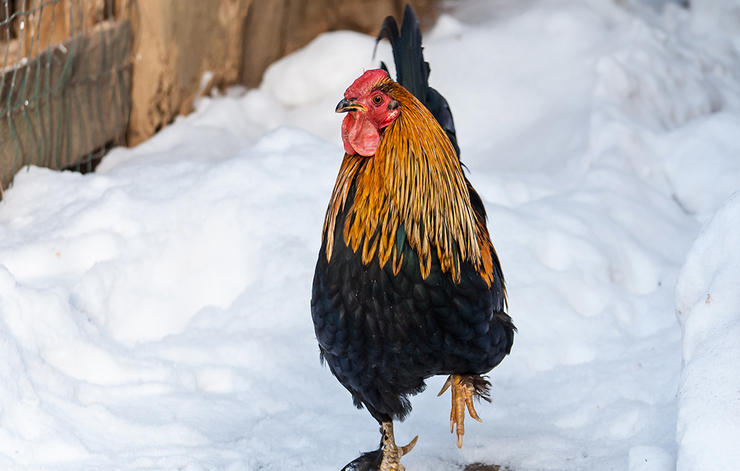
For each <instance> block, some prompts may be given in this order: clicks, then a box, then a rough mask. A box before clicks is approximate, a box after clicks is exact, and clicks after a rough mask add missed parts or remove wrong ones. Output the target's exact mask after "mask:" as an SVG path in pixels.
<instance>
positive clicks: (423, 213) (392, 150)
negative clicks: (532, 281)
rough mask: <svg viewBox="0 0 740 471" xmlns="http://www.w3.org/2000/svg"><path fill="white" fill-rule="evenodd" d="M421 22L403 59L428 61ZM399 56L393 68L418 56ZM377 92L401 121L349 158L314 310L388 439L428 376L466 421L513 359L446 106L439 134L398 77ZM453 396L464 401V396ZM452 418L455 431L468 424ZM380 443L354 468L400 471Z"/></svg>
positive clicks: (327, 357)
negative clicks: (442, 384)
mask: <svg viewBox="0 0 740 471" xmlns="http://www.w3.org/2000/svg"><path fill="white" fill-rule="evenodd" d="M409 11H410V10H409V9H407V12H406V15H407V18H408V15H409ZM411 15H413V12H411ZM413 19H414V24H411V25H410V26H406V19H405V20H404V27H403V28H402V30H401V34H419V41H418V46H416V47H418V51H417V50H413V51H412V53H413V54H411V55H408V54H407V56H408V57H412V58H414V60H415V61H416V60H417V58H418V60H421V63H422V64H425V63H424V62H423V57H422V55H421V49H420V48H421V41H420V33H418V23H416V21H415V18H413ZM386 23H388V20H386ZM394 25H395V22H394ZM412 27H413V28H412ZM384 28H385V26H384ZM396 30H397V28H396ZM396 34H397V32H396ZM391 42H392V44H393V41H391ZM395 47H396V45H394V48H395ZM401 52H402V51H401ZM395 55H396V58H395V60H396V63H397V64H398V62H399V60H400V61H404V60H411V59H409V58H406V59H405V57H407V56H404V55H403V53H400V54H395ZM417 66H418V64H417ZM404 67H405V69H408V68H409V67H411V66H410V65H409V64H405V65H404ZM397 68H398V69H399V70H400V69H401V67H397ZM416 75H417V77H421V79H422V80H423V83H422V84H418V83H417V84H415V85H414V87H413V88H414V89H415V90H419V93H420V94H421V95H422V98H424V96H426V89H427V88H428V85H427V75H428V66H426V73H424V74H416ZM425 87H426V88H425ZM369 88H370V92H371V93H373V92H377V91H380V92H382V93H383V94H385V95H387V96H388V97H390V99H391V103H393V102H396V103H395V104H394V105H393V106H397V107H398V109H399V113H398V117H397V118H396V119H395V120H394V121H393V122H392V123H391V124H390V125H388V126H387V127H385V128H383V129H382V130H381V131H380V138H379V142H378V144H377V150H376V152H375V155H373V156H371V157H363V156H360V155H357V154H354V155H350V154H345V156H344V159H343V161H342V164H341V167H340V170H339V175H338V177H337V181H336V184H335V186H334V191H333V193H332V196H331V200H330V202H329V207H328V209H327V213H326V219H325V222H324V227H323V238H322V246H321V250H320V252H319V257H318V262H317V264H316V271H315V275H314V281H313V292H312V300H311V312H312V317H313V322H314V327H315V332H316V337H317V339H318V342H319V348H320V353H321V358H322V360H323V361H325V362H326V363H327V364H328V365H329V368H330V369H331V372H332V373H333V374H334V376H336V378H337V379H338V380H339V381H340V382H341V384H342V385H343V386H344V387H345V388H347V390H349V392H350V393H351V395H352V398H353V400H354V403H355V405H357V406H358V407H363V406H364V407H365V408H367V409H368V411H369V412H370V413H371V414H372V416H373V417H374V418H375V419H377V420H378V422H380V423H381V424H383V434H384V437H385V436H386V433H385V428H386V427H387V424H388V423H390V424H391V425H390V434H391V436H392V421H393V420H394V419H398V420H403V419H404V418H405V417H406V416H407V414H408V413H409V412H410V410H411V406H410V403H409V400H408V396H409V395H411V394H416V393H418V392H420V391H422V390H423V389H424V386H425V383H424V380H425V379H427V378H429V377H430V376H433V375H451V377H450V380H448V383H449V384H450V385H452V386H453V413H452V415H453V416H455V415H456V414H457V415H458V416H459V415H460V414H461V413H462V414H464V407H465V401H470V400H471V397H472V396H474V395H476V394H477V395H479V396H481V397H483V398H487V382H486V381H485V380H484V379H483V378H481V377H480V375H482V374H484V373H487V372H488V371H490V370H491V369H492V368H493V367H495V366H496V365H498V364H499V362H501V360H502V359H503V358H504V357H505V356H506V355H507V354H508V353H509V352H510V350H511V347H512V342H513V334H514V330H515V329H514V326H513V324H512V322H511V318H510V317H509V316H508V315H507V314H506V313H505V306H506V290H505V287H504V277H503V274H502V272H501V266H500V264H499V260H498V256H497V255H496V251H495V249H494V247H493V245H492V243H491V239H490V237H489V233H488V229H487V224H486V213H485V209H484V207H483V203H482V201H481V199H480V197H479V196H478V194H477V193H476V191H475V190H474V189H473V187H472V186H471V184H470V183H469V181H468V180H467V178H466V177H465V175H464V173H463V169H462V165H461V163H460V160H459V157H458V152H457V151H456V146H455V145H453V142H452V141H451V139H450V137H451V136H450V132H449V128H450V127H451V131H452V137H453V138H454V125H452V124H451V123H452V115H451V113H449V107H447V106H446V102H444V104H445V108H446V110H447V113H448V114H449V117H447V116H445V117H444V119H448V120H449V123H450V125H448V126H447V128H448V129H443V128H442V126H440V124H439V122H438V120H437V119H435V116H433V115H432V113H431V112H430V111H429V109H428V108H427V107H426V106H425V105H424V104H423V103H422V102H421V101H419V99H417V98H416V97H415V96H414V95H412V94H411V93H410V92H409V91H407V90H406V89H405V88H404V87H403V86H402V85H400V84H398V83H396V82H394V81H393V80H391V79H390V78H387V77H386V78H381V79H380V80H378V81H377V82H375V83H372V84H371V85H370V86H369ZM435 93H436V92H435ZM439 96H440V97H441V95H439ZM442 100H444V99H442ZM456 382H457V383H460V384H457V383H456ZM466 387H467V388H468V389H465V388H466ZM455 391H468V394H467V395H464V396H466V397H462V396H459V395H458V396H457V399H456V396H455ZM456 400H457V401H458V406H459V407H458V410H457V411H456V410H455V409H454V406H455V401H456ZM459 401H462V402H459ZM468 407H469V410H470V412H471V415H472V416H473V417H474V418H477V414H475V411H474V409H473V408H472V405H469V406H468ZM455 419H456V417H451V426H452V425H454V424H457V426H458V429H460V428H461V427H462V421H461V420H460V421H459V422H458V421H457V420H455ZM460 432H461V430H458V437H459V438H458V445H460V444H461V439H462V434H461V433H460ZM391 438H392V437H391ZM384 443H385V442H381V449H380V450H378V452H376V454H375V455H373V454H372V453H371V454H368V455H367V456H366V459H365V461H361V460H360V461H358V462H357V464H356V465H352V464H351V465H352V466H353V467H349V466H348V467H347V468H346V469H368V470H369V469H379V468H380V469H402V467H401V466H400V463H398V464H397V466H398V467H393V465H386V467H385V468H383V467H382V466H381V464H380V460H381V452H382V449H383V446H384V445H383V444H384ZM383 456H385V455H383ZM399 459H400V456H399ZM376 461H377V463H375V462H376ZM386 461H388V459H387V457H385V458H383V462H384V463H385V462H386ZM396 462H397V461H396ZM353 463H354V462H353ZM363 463H365V464H363ZM363 466H364V467H363ZM389 466H390V467H389Z"/></svg>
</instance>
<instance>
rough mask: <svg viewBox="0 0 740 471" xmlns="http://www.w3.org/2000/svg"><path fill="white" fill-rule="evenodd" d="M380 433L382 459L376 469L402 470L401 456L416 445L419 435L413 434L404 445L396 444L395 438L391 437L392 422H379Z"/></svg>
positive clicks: (386, 470) (379, 470)
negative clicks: (412, 437) (409, 440)
mask: <svg viewBox="0 0 740 471" xmlns="http://www.w3.org/2000/svg"><path fill="white" fill-rule="evenodd" d="M380 433H382V434H383V437H382V438H381V440H380V447H381V448H382V450H383V460H382V461H381V462H380V468H379V469H378V471H404V469H405V468H404V467H403V465H402V464H401V457H402V456H404V455H408V454H409V452H410V451H411V450H412V449H413V448H414V445H416V440H417V439H418V438H419V436H418V435H417V436H415V437H414V439H413V440H411V442H409V444H408V445H406V446H397V445H396V439H395V438H394V437H393V422H392V421H389V422H383V423H382V424H380Z"/></svg>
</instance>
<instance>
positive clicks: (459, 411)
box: [437, 375, 491, 448]
mask: <svg viewBox="0 0 740 471" xmlns="http://www.w3.org/2000/svg"><path fill="white" fill-rule="evenodd" d="M490 385H491V383H489V382H488V381H487V380H486V379H485V378H483V377H481V376H479V375H450V376H449V377H448V378H447V381H445V384H444V386H442V390H441V391H440V392H439V394H437V396H441V395H442V394H443V393H444V392H445V391H447V390H448V389H450V388H452V410H450V433H453V432H454V431H455V428H457V447H458V448H462V444H463V435H465V409H466V407H467V409H468V413H469V414H470V417H472V418H474V419H475V420H477V421H478V422H483V421H482V420H481V418H480V417H479V416H478V413H477V412H476V411H475V406H474V405H473V398H474V397H476V398H478V399H481V398H482V399H485V400H486V401H488V402H491V399H490V397H489V394H488V390H489V387H490Z"/></svg>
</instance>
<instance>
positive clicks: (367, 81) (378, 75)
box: [344, 69, 390, 100]
mask: <svg viewBox="0 0 740 471" xmlns="http://www.w3.org/2000/svg"><path fill="white" fill-rule="evenodd" d="M389 77H390V76H389V75H388V72H386V71H385V70H383V69H372V70H368V71H366V72H365V73H364V74H362V75H360V76H359V77H358V78H357V80H355V81H354V82H352V85H350V86H349V87H348V88H347V91H345V92H344V98H347V99H348V100H349V99H350V98H358V97H361V96H363V95H365V94H366V93H367V92H369V91H370V89H371V88H373V86H374V85H376V84H377V83H378V82H380V81H382V80H385V79H387V78H389Z"/></svg>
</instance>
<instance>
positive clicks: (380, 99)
mask: <svg viewBox="0 0 740 471" xmlns="http://www.w3.org/2000/svg"><path fill="white" fill-rule="evenodd" d="M381 103H383V97H382V96H380V95H375V96H374V97H373V104H374V105H375V106H378V105H380V104H381Z"/></svg>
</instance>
